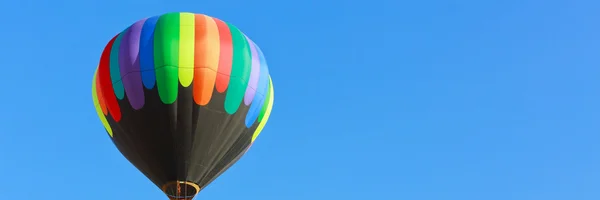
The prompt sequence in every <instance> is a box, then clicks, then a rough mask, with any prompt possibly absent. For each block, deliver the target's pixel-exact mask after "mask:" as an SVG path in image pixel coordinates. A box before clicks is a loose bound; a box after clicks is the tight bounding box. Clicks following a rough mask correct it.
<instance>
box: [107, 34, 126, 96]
mask: <svg viewBox="0 0 600 200" xmlns="http://www.w3.org/2000/svg"><path fill="white" fill-rule="evenodd" d="M127 29H129V28H127ZM127 29H125V30H124V31H123V32H121V33H119V36H117V38H116V39H115V41H114V43H113V46H112V48H111V49H110V62H109V63H110V65H109V66H110V67H109V68H110V78H111V80H112V82H113V90H114V92H115V95H116V96H117V98H118V99H119V100H122V99H123V98H125V88H124V87H123V81H122V79H123V78H122V77H121V71H120V70H121V67H120V65H119V47H120V46H121V38H123V35H124V34H125V32H126V31H127Z"/></svg>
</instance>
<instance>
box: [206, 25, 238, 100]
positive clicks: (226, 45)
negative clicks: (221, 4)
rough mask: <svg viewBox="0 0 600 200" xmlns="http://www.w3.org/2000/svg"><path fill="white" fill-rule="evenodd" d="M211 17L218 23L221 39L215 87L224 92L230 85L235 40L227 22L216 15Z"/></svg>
mask: <svg viewBox="0 0 600 200" xmlns="http://www.w3.org/2000/svg"><path fill="white" fill-rule="evenodd" d="M211 18H212V19H213V20H214V21H215V23H216V24H217V28H218V29H219V40H220V51H219V52H220V54H219V68H218V69H217V79H216V86H215V87H216V89H217V92H219V93H223V92H225V90H227V87H228V86H229V79H230V77H229V76H230V75H231V67H232V66H231V64H232V62H233V41H232V36H231V32H230V31H229V27H228V26H227V24H226V23H225V22H223V21H221V20H220V19H217V18H214V17H211Z"/></svg>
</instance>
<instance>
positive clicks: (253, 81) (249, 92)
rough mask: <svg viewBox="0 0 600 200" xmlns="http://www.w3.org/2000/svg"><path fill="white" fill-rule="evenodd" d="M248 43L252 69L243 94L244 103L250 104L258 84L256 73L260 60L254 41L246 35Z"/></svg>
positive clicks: (257, 72) (258, 70) (258, 69)
mask: <svg viewBox="0 0 600 200" xmlns="http://www.w3.org/2000/svg"><path fill="white" fill-rule="evenodd" d="M246 39H247V40H248V44H249V45H250V52H251V54H252V70H251V71H250V80H249V81H248V87H247V88H246V95H244V104H246V106H247V105H250V103H252V100H253V99H254V95H255V94H256V87H257V85H258V75H259V74H260V62H259V60H258V52H257V51H256V46H255V45H254V42H252V40H250V38H248V36H246Z"/></svg>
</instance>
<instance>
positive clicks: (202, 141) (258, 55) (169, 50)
mask: <svg viewBox="0 0 600 200" xmlns="http://www.w3.org/2000/svg"><path fill="white" fill-rule="evenodd" d="M92 94H93V101H94V105H95V107H96V111H97V113H98V117H99V118H100V120H101V122H102V124H103V125H104V128H105V129H106V131H107V132H108V135H109V136H110V138H111V139H112V141H113V142H114V144H115V145H116V147H117V148H118V149H119V151H120V152H121V153H122V154H123V156H125V157H126V158H127V159H128V160H129V161H130V162H131V163H132V164H133V165H134V166H135V167H136V168H137V169H139V170H140V171H141V172H142V173H143V174H144V175H146V177H148V179H150V180H151V181H152V182H154V184H156V185H157V186H158V187H159V188H161V189H162V190H163V191H164V192H165V193H166V194H167V195H168V196H169V197H170V198H171V199H191V198H193V196H194V195H196V194H197V193H198V192H199V191H200V190H202V188H204V187H206V186H207V185H208V184H209V183H210V182H212V181H213V180H214V179H215V178H217V177H218V176H219V175H220V174H222V173H223V172H224V171H225V170H227V169H228V168H229V167H230V166H231V165H232V164H234V163H235V162H236V161H237V160H238V159H240V157H241V156H242V155H243V154H244V153H245V152H246V151H247V150H248V148H249V147H250V146H251V145H252V143H253V142H254V140H255V139H256V137H257V136H258V135H259V133H260V132H261V130H262V129H263V127H264V126H265V124H266V123H267V120H268V118H269V115H270V112H271V108H272V106H273V97H274V96H273V86H272V81H271V77H270V75H269V70H268V68H267V63H266V61H265V57H264V55H263V53H262V51H261V49H260V48H259V47H258V46H257V45H256V44H255V43H254V42H253V41H252V40H250V39H249V38H248V37H246V35H244V34H243V33H242V32H241V31H240V30H239V29H238V28H236V27H235V26H233V25H231V24H229V23H226V22H223V21H221V20H219V19H216V18H213V17H209V16H206V15H202V14H193V13H167V14H164V15H160V16H155V17H150V18H147V19H143V20H140V21H138V22H135V23H134V24H132V25H131V26H129V27H128V28H126V29H125V30H123V31H122V32H121V33H119V34H117V35H116V36H114V37H113V38H112V39H111V40H110V41H109V42H108V44H107V45H106V47H105V48H104V51H103V52H102V55H101V58H100V64H99V66H98V68H97V70H96V73H95V74H94V80H93V86H92Z"/></svg>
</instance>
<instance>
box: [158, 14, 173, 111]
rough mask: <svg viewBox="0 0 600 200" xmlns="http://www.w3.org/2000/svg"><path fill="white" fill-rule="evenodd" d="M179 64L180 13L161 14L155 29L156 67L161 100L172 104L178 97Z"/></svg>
mask: <svg viewBox="0 0 600 200" xmlns="http://www.w3.org/2000/svg"><path fill="white" fill-rule="evenodd" d="M178 64H179V13H168V14H164V15H162V16H160V18H159V19H158V22H157V23H156V29H155V30H154V68H155V69H156V85H157V87H158V94H159V96H160V100H161V101H162V102H163V103H164V104H172V103H173V102H175V100H176V99H177V91H178V84H179V82H178V81H179V80H178V73H179V70H178V67H177V65H178Z"/></svg>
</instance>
